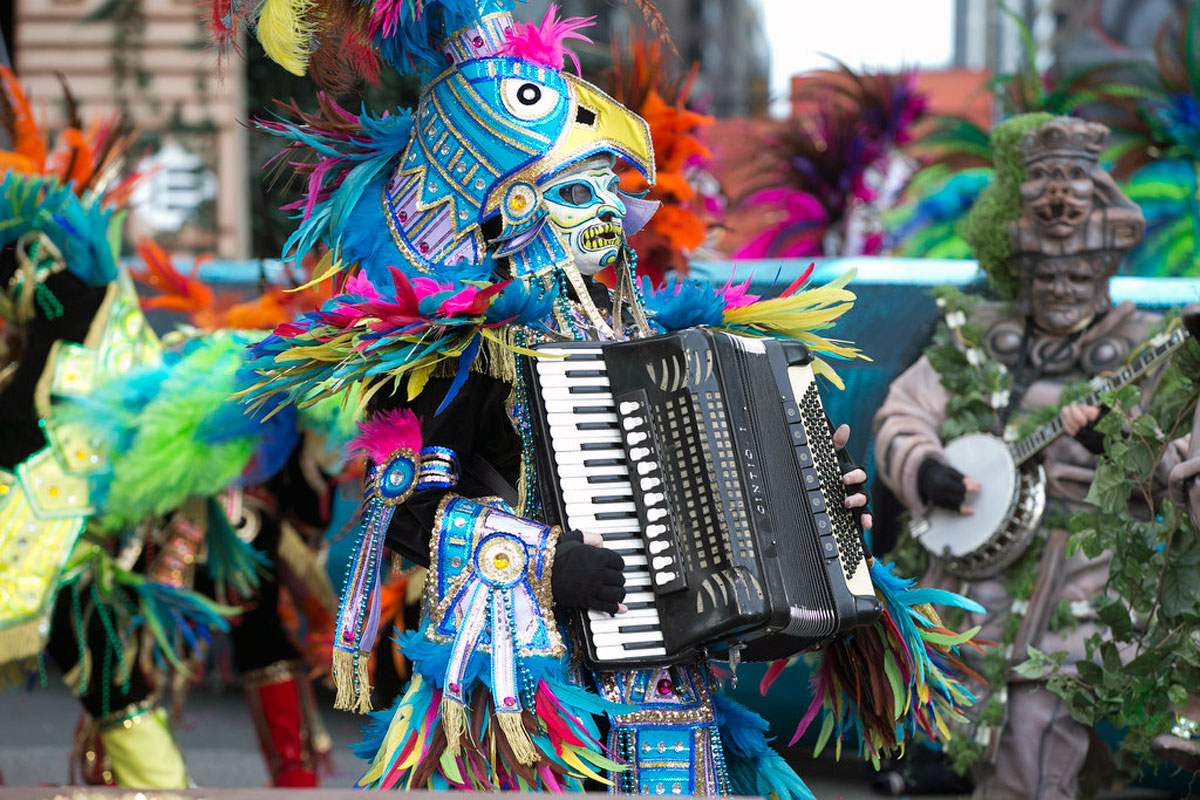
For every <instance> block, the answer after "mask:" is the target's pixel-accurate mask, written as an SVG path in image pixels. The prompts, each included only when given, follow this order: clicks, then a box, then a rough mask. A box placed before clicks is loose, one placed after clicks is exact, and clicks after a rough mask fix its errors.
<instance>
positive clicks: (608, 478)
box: [587, 475, 629, 483]
mask: <svg viewBox="0 0 1200 800" xmlns="http://www.w3.org/2000/svg"><path fill="white" fill-rule="evenodd" d="M587 482H588V483H629V476H628V475H588V476H587Z"/></svg>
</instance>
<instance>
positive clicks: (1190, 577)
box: [1159, 565, 1200, 617]
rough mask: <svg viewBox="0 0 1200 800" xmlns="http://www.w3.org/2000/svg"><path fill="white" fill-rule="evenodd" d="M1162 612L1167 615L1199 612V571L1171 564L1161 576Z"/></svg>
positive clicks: (1174, 615) (1173, 615)
mask: <svg viewBox="0 0 1200 800" xmlns="http://www.w3.org/2000/svg"><path fill="white" fill-rule="evenodd" d="M1159 601H1160V602H1161V603H1162V613H1163V614H1165V615H1166V616H1168V617H1178V616H1180V615H1182V614H1193V615H1195V614H1197V613H1198V612H1200V571H1197V570H1196V569H1195V568H1194V567H1181V566H1179V565H1172V566H1171V567H1170V568H1168V569H1167V572H1166V574H1165V575H1164V576H1163V585H1162V595H1161V596H1160V598H1159Z"/></svg>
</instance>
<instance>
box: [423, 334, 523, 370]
mask: <svg viewBox="0 0 1200 800" xmlns="http://www.w3.org/2000/svg"><path fill="white" fill-rule="evenodd" d="M512 347H513V332H512V331H510V330H508V328H502V329H495V328H493V329H490V330H488V335H487V336H484V337H483V342H482V344H481V345H480V347H479V354H478V355H477V356H475V360H474V361H472V362H471V371H472V372H479V373H482V374H484V375H487V376H488V377H489V378H495V379H496V380H499V381H504V382H505V383H515V382H516V380H517V359H516V357H515V356H514V355H513V351H512ZM457 373H458V359H457V358H447V359H443V360H441V361H439V362H437V363H436V364H435V365H434V366H433V372H432V377H434V378H453V377H454V376H455V374H457Z"/></svg>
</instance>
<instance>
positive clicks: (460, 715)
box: [442, 697, 467, 756]
mask: <svg viewBox="0 0 1200 800" xmlns="http://www.w3.org/2000/svg"><path fill="white" fill-rule="evenodd" d="M442 728H443V729H445V731H446V752H447V753H449V754H450V755H452V756H457V755H458V754H459V751H461V750H462V738H463V736H465V735H466V733H467V709H466V706H464V705H463V704H462V703H459V702H457V701H455V700H451V699H450V698H449V697H443V698H442Z"/></svg>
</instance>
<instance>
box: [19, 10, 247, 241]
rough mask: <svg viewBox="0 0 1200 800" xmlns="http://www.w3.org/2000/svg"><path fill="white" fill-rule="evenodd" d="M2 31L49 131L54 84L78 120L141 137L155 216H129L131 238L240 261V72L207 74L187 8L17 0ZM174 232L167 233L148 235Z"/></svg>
mask: <svg viewBox="0 0 1200 800" xmlns="http://www.w3.org/2000/svg"><path fill="white" fill-rule="evenodd" d="M0 5H8V4H7V3H0ZM0 21H3V23H4V24H5V27H6V30H5V31H4V39H5V41H6V42H7V43H8V45H9V50H10V52H9V55H10V57H11V59H12V62H13V66H14V67H15V71H16V73H17V75H18V77H19V78H20V79H21V82H22V84H23V85H24V86H25V89H26V91H27V92H28V93H29V94H30V96H31V100H32V102H33V106H34V109H35V112H36V113H37V114H39V115H40V119H41V120H44V122H45V124H46V126H47V128H48V130H50V131H52V132H53V131H56V130H58V129H61V127H62V124H63V120H64V114H65V112H66V108H65V105H64V102H63V99H62V98H63V94H62V89H61V86H60V84H59V79H58V77H57V76H58V74H60V73H61V75H62V76H63V78H64V79H65V80H66V81H67V83H68V85H69V86H70V88H71V91H72V93H73V94H74V95H75V97H76V99H77V101H78V104H79V108H80V111H81V113H82V116H83V117H84V119H85V120H87V119H90V118H92V117H93V116H95V115H100V114H108V113H111V112H112V111H114V110H118V109H120V110H123V111H125V112H126V113H127V114H128V117H129V120H130V121H131V123H132V124H133V125H136V126H137V127H138V128H139V130H140V132H141V140H140V145H139V148H140V149H139V154H141V153H144V154H145V155H147V156H158V157H159V161H160V162H161V164H162V166H161V168H160V169H159V171H158V173H157V174H156V176H155V178H154V180H152V181H151V182H150V183H149V184H148V185H147V186H146V192H147V193H148V194H149V198H148V201H149V202H152V203H154V204H156V208H155V209H154V210H153V211H154V212H156V213H148V214H145V215H144V217H143V219H141V221H140V224H139V221H138V219H137V212H136V211H135V212H134V219H133V221H132V226H133V228H134V230H133V231H132V233H133V235H137V233H138V232H139V229H140V232H143V233H150V232H153V233H154V235H155V236H156V238H158V239H159V241H160V242H162V243H163V244H164V245H166V246H169V247H170V248H171V249H173V250H177V251H183V252H186V251H191V252H195V253H204V254H209V255H218V256H222V257H226V258H246V257H249V255H250V253H249V251H248V243H249V230H250V228H249V216H250V212H251V210H250V207H249V203H248V202H247V191H246V189H247V186H248V181H249V180H250V178H249V175H248V169H247V166H248V162H247V158H246V137H247V131H246V128H245V127H244V126H243V125H242V124H241V122H240V121H241V120H244V119H245V116H246V114H245V110H244V107H245V103H244V99H243V92H244V79H243V77H242V70H243V68H242V63H241V60H240V59H237V58H232V59H229V60H228V62H227V63H224V64H221V65H218V64H217V63H216V57H215V56H214V54H213V52H212V51H211V50H209V49H207V48H206V47H205V46H204V45H205V41H206V35H205V31H204V28H203V27H202V25H201V22H200V15H199V6H198V5H197V4H196V3H195V1H194V0H136V1H135V2H126V1H124V0H118V2H112V1H111V0H16V2H15V3H14V4H12V5H11V6H9V9H8V13H7V14H5V15H3V16H0ZM218 67H219V68H218ZM214 190H215V191H214ZM180 221H182V224H181V225H180V226H179V227H178V228H177V229H174V230H162V229H160V230H156V231H152V230H151V228H150V227H149V226H150V224H151V223H153V224H156V225H162V224H166V225H168V227H170V226H173V225H174V223H175V222H180Z"/></svg>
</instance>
